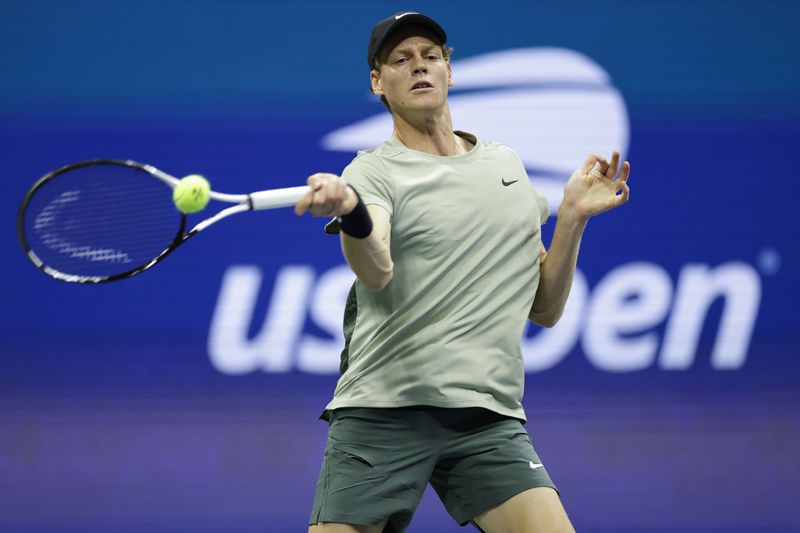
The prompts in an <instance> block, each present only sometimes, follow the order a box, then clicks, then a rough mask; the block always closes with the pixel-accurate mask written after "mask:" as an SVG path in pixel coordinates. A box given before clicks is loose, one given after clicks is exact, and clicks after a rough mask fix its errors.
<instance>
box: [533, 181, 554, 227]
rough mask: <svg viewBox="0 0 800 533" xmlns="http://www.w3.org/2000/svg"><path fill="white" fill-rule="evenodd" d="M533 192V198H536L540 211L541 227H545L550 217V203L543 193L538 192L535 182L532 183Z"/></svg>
mask: <svg viewBox="0 0 800 533" xmlns="http://www.w3.org/2000/svg"><path fill="white" fill-rule="evenodd" d="M531 190H533V196H534V198H536V207H537V208H538V209H539V225H541V226H544V224H545V222H547V219H548V218H549V217H550V203H549V202H548V201H547V198H545V197H544V195H543V194H542V193H540V192H539V191H537V190H536V187H534V186H533V182H531Z"/></svg>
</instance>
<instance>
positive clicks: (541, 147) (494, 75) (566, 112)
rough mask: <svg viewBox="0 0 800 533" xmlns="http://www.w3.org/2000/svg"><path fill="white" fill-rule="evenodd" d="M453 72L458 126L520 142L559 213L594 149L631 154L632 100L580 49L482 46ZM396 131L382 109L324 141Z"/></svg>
mask: <svg viewBox="0 0 800 533" xmlns="http://www.w3.org/2000/svg"><path fill="white" fill-rule="evenodd" d="M453 79H454V80H455V86H454V87H451V88H450V95H449V97H448V101H449V103H450V111H451V114H452V117H453V127H454V128H455V129H457V130H464V131H468V132H470V133H474V134H476V135H477V136H478V137H480V138H484V139H487V140H490V141H494V142H499V143H502V144H505V145H507V146H510V147H511V148H513V149H514V150H515V151H516V152H517V153H518V154H519V156H520V157H521V158H522V162H523V163H524V164H525V168H526V170H527V171H528V175H529V177H530V178H531V179H532V180H533V183H534V185H535V186H536V188H537V190H539V192H541V193H542V194H543V195H544V196H545V197H546V198H547V200H548V202H549V204H550V211H551V213H553V214H554V215H555V214H556V213H557V210H558V205H559V204H560V203H561V197H562V192H563V188H564V183H565V182H566V180H567V179H568V178H569V176H570V174H571V173H572V171H573V170H575V169H576V168H578V166H580V164H581V163H582V162H583V160H584V159H586V156H587V155H588V154H592V153H597V154H604V155H607V154H610V153H611V150H613V149H615V148H616V149H619V150H620V151H621V153H622V157H623V159H624V158H625V154H626V152H627V150H628V143H629V139H630V121H629V120H628V111H627V108H626V107H625V101H624V100H623V98H622V95H621V94H620V92H619V91H618V90H617V89H616V88H615V87H614V86H613V85H612V84H611V77H610V76H609V75H608V73H607V72H606V71H605V70H603V68H602V67H601V66H600V65H598V64H597V63H595V62H594V61H592V60H591V59H589V58H588V57H586V56H584V55H583V54H580V53H579V52H576V51H573V50H566V49H563V48H519V49H512V50H503V51H500V52H492V53H488V54H482V55H478V56H474V57H470V58H467V59H462V60H460V61H454V62H453ZM370 97H372V96H371V95H370ZM391 133H392V117H391V115H390V114H389V113H388V112H386V111H382V112H381V113H380V114H378V115H375V116H372V117H369V118H367V119H364V120H361V121H358V122H356V123H354V124H351V125H349V126H345V127H343V128H340V129H338V130H336V131H334V132H332V133H330V134H328V135H326V136H325V137H323V139H322V147H323V148H324V149H326V150H335V151H344V152H356V151H358V150H365V149H369V148H374V147H375V146H377V145H378V144H380V143H381V142H383V140H385V139H388V138H389V137H390V136H391Z"/></svg>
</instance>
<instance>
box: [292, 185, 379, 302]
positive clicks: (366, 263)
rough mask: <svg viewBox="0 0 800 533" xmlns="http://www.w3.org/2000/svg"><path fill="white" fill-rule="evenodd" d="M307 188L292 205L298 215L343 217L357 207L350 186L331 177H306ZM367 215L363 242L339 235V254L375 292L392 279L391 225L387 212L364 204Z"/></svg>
mask: <svg viewBox="0 0 800 533" xmlns="http://www.w3.org/2000/svg"><path fill="white" fill-rule="evenodd" d="M308 186H309V187H310V188H311V190H310V191H309V192H308V193H306V195H305V196H303V197H302V198H301V199H300V200H299V201H298V202H297V205H295V209H294V210H295V213H297V214H298V215H303V214H304V213H306V212H307V211H311V214H313V215H314V216H325V217H330V216H334V217H336V216H344V215H347V214H349V213H351V212H352V211H353V209H354V208H355V207H356V205H357V204H358V196H357V195H356V193H355V192H354V191H353V189H352V187H350V186H348V185H347V184H346V183H345V182H344V180H343V179H342V178H340V177H339V176H337V175H335V174H323V173H320V174H314V175H313V176H310V177H309V178H308ZM367 212H368V213H369V216H370V218H371V219H372V232H371V233H370V234H369V235H367V236H366V237H365V238H363V239H358V238H355V237H352V236H350V235H347V234H346V233H344V232H340V233H341V239H342V251H343V252H344V256H345V259H347V263H348V264H349V265H350V268H351V269H352V270H353V272H355V274H356V276H357V277H358V279H359V281H361V283H363V284H364V286H365V287H367V288H368V289H371V290H373V291H379V290H381V289H383V288H384V287H385V286H386V285H387V284H388V283H389V282H390V281H391V280H392V273H393V264H392V257H391V253H390V251H389V250H390V248H389V239H390V234H391V224H390V222H389V213H388V212H387V211H386V210H385V209H383V208H382V207H379V206H377V205H368V206H367Z"/></svg>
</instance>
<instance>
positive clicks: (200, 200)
mask: <svg viewBox="0 0 800 533" xmlns="http://www.w3.org/2000/svg"><path fill="white" fill-rule="evenodd" d="M210 191H211V185H209V183H208V180H206V179H205V178H204V177H203V176H201V175H199V174H190V175H188V176H186V177H184V178H181V182H180V183H179V184H178V186H177V187H175V188H174V189H173V190H172V201H173V202H175V207H177V208H178V209H179V210H180V211H181V212H183V213H187V214H188V213H196V212H198V211H200V210H202V209H203V208H204V207H205V206H206V204H208V193H209V192H210Z"/></svg>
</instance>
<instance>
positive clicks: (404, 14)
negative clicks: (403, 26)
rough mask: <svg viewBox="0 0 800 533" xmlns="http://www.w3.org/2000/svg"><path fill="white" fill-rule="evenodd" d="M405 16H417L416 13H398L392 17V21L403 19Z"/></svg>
mask: <svg viewBox="0 0 800 533" xmlns="http://www.w3.org/2000/svg"><path fill="white" fill-rule="evenodd" d="M406 15H419V13H417V12H416V11H409V12H407V13H400V14H399V15H395V16H394V20H400V19H401V18H403V17H405V16H406Z"/></svg>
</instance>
